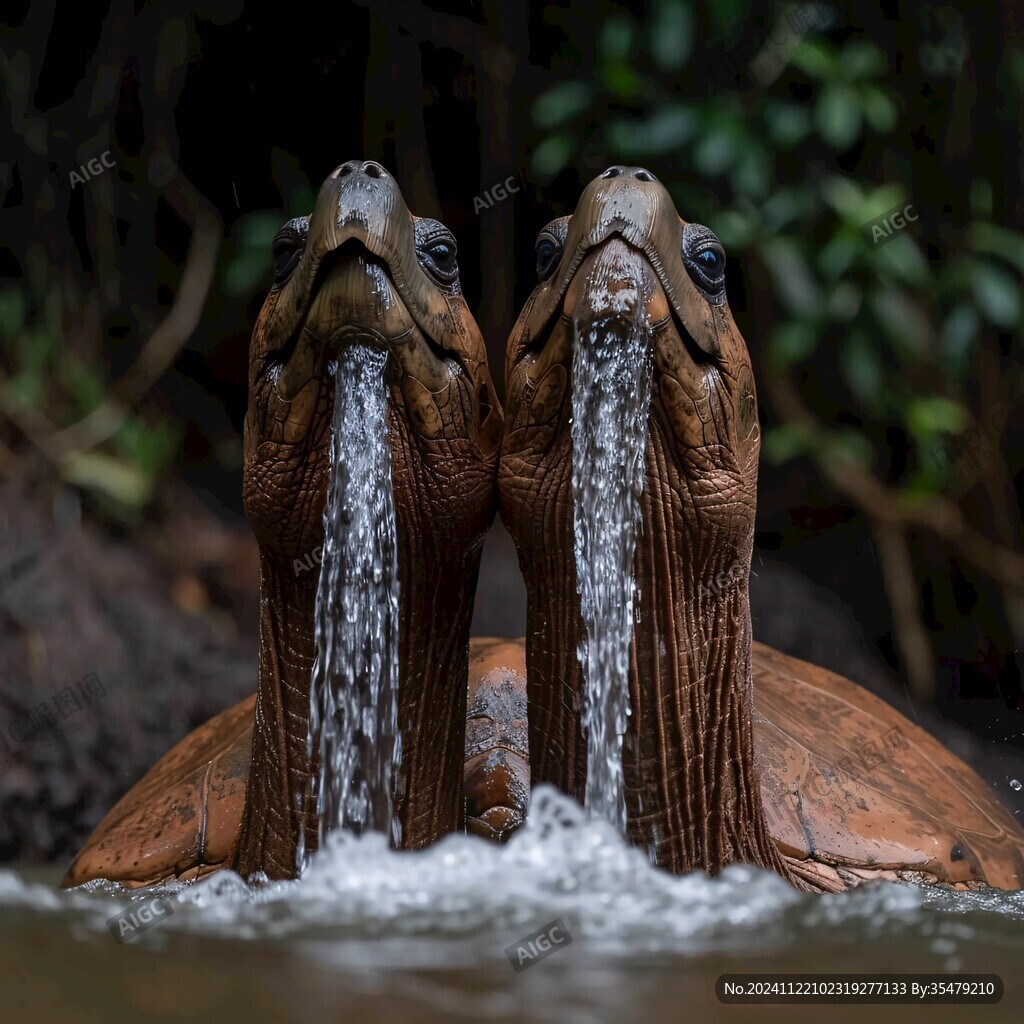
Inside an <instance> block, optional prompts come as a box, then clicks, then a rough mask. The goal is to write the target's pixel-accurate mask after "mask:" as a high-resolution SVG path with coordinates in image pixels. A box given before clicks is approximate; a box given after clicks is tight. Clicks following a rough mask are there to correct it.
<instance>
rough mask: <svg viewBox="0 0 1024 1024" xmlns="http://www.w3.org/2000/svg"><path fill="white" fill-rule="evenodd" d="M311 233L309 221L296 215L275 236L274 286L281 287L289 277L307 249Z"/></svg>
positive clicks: (273, 249)
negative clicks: (307, 237)
mask: <svg viewBox="0 0 1024 1024" xmlns="http://www.w3.org/2000/svg"><path fill="white" fill-rule="evenodd" d="M308 234H309V221H308V220H307V219H306V218H305V217H296V218H295V219H294V220H290V221H288V223H287V224H285V226H284V227H283V228H281V230H280V231H278V233H277V236H276V237H275V238H274V244H273V248H272V251H273V254H274V287H275V288H279V287H280V286H281V285H282V284H284V283H285V281H287V280H288V278H289V277H291V276H292V273H293V272H294V270H295V268H296V267H297V266H298V265H299V260H300V259H302V254H303V253H304V252H305V251H306V236H307V235H308Z"/></svg>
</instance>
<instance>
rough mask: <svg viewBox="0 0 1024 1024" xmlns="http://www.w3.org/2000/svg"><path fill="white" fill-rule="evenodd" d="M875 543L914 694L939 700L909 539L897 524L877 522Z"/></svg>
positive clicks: (902, 656)
mask: <svg viewBox="0 0 1024 1024" xmlns="http://www.w3.org/2000/svg"><path fill="white" fill-rule="evenodd" d="M874 534H875V542H876V543H877V545H878V553H879V556H880V557H881V561H882V578H883V580H884V582H885V593H886V596H887V597H888V598H889V607H890V608H891V609H892V617H893V625H894V626H895V627H896V628H895V634H896V647H897V650H898V651H899V654H900V660H901V661H902V662H903V667H904V670H905V671H906V673H907V681H908V683H909V685H910V691H911V693H915V694H917V695H919V696H921V697H925V698H927V699H928V700H933V699H934V698H935V658H934V655H933V654H932V646H931V640H930V639H929V636H928V630H927V629H925V627H924V622H923V619H922V616H921V591H920V587H919V586H918V582H917V579H916V577H915V575H914V565H913V562H912V561H911V558H910V550H909V548H908V546H907V538H906V534H905V533H904V531H903V529H902V528H901V527H900V526H898V525H896V524H894V523H886V522H876V523H875V527H874Z"/></svg>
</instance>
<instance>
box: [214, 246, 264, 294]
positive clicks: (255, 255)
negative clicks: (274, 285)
mask: <svg viewBox="0 0 1024 1024" xmlns="http://www.w3.org/2000/svg"><path fill="white" fill-rule="evenodd" d="M269 270H270V250H269V249H267V250H266V251H265V252H258V251H256V250H254V249H248V250H243V251H242V252H241V253H239V255H238V256H236V257H235V258H234V259H233V260H231V262H230V263H228V264H227V265H226V266H225V267H224V290H225V291H226V292H227V293H228V294H229V295H235V296H240V297H241V296H249V295H252V293H253V291H255V289H256V286H257V285H259V284H260V282H261V281H262V280H263V278H264V276H265V275H266V273H267V271H269Z"/></svg>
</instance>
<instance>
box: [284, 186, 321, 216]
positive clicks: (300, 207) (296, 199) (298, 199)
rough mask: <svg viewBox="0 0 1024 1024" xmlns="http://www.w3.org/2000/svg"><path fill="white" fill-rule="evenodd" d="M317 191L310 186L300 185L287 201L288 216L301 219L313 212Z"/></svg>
mask: <svg viewBox="0 0 1024 1024" xmlns="http://www.w3.org/2000/svg"><path fill="white" fill-rule="evenodd" d="M316 196H317V191H316V189H315V188H313V186H312V185H302V186H300V187H299V188H297V189H295V191H293V192H292V194H291V196H290V197H289V199H288V216H289V217H303V216H305V215H306V214H310V213H312V212H313V208H314V207H315V206H316Z"/></svg>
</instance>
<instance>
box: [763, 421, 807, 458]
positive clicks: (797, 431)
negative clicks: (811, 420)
mask: <svg viewBox="0 0 1024 1024" xmlns="http://www.w3.org/2000/svg"><path fill="white" fill-rule="evenodd" d="M815 440H816V438H815V434H814V431H813V430H809V429H808V428H806V427H801V426H797V425H795V424H791V423H784V424H783V425H782V426H779V427H773V428H772V429H771V430H769V431H767V432H766V433H765V435H764V441H762V443H761V454H762V455H763V456H764V457H765V459H766V460H767V461H768V462H773V463H775V464H778V463H780V462H787V461H789V459H794V458H796V457H797V456H798V455H807V454H808V453H809V452H811V451H813V450H814V446H815Z"/></svg>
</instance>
